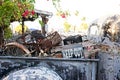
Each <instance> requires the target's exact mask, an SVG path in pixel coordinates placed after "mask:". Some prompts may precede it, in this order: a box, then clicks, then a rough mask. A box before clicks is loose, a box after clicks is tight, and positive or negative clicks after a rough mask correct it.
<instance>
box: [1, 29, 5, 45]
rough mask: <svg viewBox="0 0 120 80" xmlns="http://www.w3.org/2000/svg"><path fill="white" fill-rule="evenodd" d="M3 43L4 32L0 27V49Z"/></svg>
mask: <svg viewBox="0 0 120 80" xmlns="http://www.w3.org/2000/svg"><path fill="white" fill-rule="evenodd" d="M3 43H4V30H3V28H2V27H0V47H2V45H3Z"/></svg>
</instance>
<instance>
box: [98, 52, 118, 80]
mask: <svg viewBox="0 0 120 80" xmlns="http://www.w3.org/2000/svg"><path fill="white" fill-rule="evenodd" d="M98 56H99V59H100V61H99V64H98V66H99V67H98V75H99V76H98V80H120V75H119V73H120V54H119V53H117V54H116V53H104V52H99V54H98Z"/></svg>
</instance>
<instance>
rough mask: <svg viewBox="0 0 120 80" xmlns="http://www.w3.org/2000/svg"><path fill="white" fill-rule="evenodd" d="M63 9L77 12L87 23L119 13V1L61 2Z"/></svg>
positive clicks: (86, 0) (81, 0)
mask: <svg viewBox="0 0 120 80" xmlns="http://www.w3.org/2000/svg"><path fill="white" fill-rule="evenodd" d="M61 1H62V2H61V5H62V7H63V9H69V10H71V11H75V10H78V11H79V12H80V14H81V15H82V16H85V17H87V18H88V21H89V22H91V21H92V20H94V19H96V18H99V17H101V16H105V15H108V14H114V13H120V0H61Z"/></svg>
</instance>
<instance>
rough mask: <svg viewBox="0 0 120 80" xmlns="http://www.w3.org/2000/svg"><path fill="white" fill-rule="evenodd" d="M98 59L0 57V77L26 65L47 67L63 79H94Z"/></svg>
mask: <svg viewBox="0 0 120 80" xmlns="http://www.w3.org/2000/svg"><path fill="white" fill-rule="evenodd" d="M98 61H99V60H98V59H80V58H71V59H66V58H36V57H27V58H20V57H3V56H2V57H0V78H2V77H4V76H6V75H8V74H9V73H10V72H13V71H18V70H20V69H24V68H28V67H41V66H44V67H47V68H50V69H52V70H54V71H55V72H56V73H57V74H58V75H59V76H60V77H61V78H62V79H63V80H96V75H97V73H96V72H97V68H96V67H97V62H98Z"/></svg>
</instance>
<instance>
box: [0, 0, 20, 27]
mask: <svg viewBox="0 0 120 80" xmlns="http://www.w3.org/2000/svg"><path fill="white" fill-rule="evenodd" d="M12 18H15V19H16V20H18V19H19V18H21V15H20V14H19V9H18V7H17V5H16V4H15V3H13V2H12V1H10V0H4V2H2V5H0V27H6V26H9V24H10V22H11V19H12Z"/></svg>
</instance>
